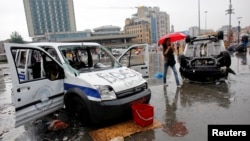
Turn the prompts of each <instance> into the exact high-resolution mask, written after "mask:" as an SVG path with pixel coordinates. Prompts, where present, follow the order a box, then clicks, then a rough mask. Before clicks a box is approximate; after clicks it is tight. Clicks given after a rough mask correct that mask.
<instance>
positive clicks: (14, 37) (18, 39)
mask: <svg viewBox="0 0 250 141" xmlns="http://www.w3.org/2000/svg"><path fill="white" fill-rule="evenodd" d="M9 42H10V43H24V41H23V37H22V36H21V35H20V34H19V33H18V32H16V31H15V32H12V34H11V35H10V40H9Z"/></svg>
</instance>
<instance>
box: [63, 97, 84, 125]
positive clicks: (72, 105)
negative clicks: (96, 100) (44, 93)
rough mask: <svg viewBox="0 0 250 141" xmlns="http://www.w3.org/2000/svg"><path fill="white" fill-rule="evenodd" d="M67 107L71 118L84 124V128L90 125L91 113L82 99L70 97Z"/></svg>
mask: <svg viewBox="0 0 250 141" xmlns="http://www.w3.org/2000/svg"><path fill="white" fill-rule="evenodd" d="M65 106H66V110H67V111H68V112H69V114H70V115H71V116H73V117H74V118H76V119H77V120H78V121H80V122H82V124H83V125H84V126H88V125H89V112H88V110H87V106H86V104H85V103H84V100H83V99H82V98H81V97H79V96H76V95H74V96H71V97H68V99H67V101H66V103H65Z"/></svg>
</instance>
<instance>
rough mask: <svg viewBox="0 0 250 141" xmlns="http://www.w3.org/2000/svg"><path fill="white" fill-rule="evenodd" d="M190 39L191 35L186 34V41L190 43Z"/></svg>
mask: <svg viewBox="0 0 250 141" xmlns="http://www.w3.org/2000/svg"><path fill="white" fill-rule="evenodd" d="M190 41H191V37H190V35H187V36H186V39H185V42H186V43H190Z"/></svg>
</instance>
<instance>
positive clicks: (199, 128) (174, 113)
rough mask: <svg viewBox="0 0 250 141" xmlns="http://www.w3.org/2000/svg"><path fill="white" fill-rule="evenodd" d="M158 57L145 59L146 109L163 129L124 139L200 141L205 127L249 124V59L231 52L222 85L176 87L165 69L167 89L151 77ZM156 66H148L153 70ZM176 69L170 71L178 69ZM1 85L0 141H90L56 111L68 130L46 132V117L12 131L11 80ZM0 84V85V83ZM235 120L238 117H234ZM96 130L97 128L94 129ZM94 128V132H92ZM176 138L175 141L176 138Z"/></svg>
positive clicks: (159, 68)
mask: <svg viewBox="0 0 250 141" xmlns="http://www.w3.org/2000/svg"><path fill="white" fill-rule="evenodd" d="M159 55H160V54H153V55H152V56H151V62H153V63H151V67H150V75H151V76H152V77H150V78H148V81H149V85H150V88H151V91H152V99H151V101H150V104H151V105H153V106H154V117H155V118H156V119H157V120H159V121H160V122H161V123H162V124H163V128H160V129H155V130H149V131H145V132H141V133H136V134H134V135H132V136H129V137H126V138H125V140H126V141H134V140H162V139H164V140H180V141H187V140H206V137H207V125H208V124H232V123H234V124H249V123H250V118H249V117H250V115H249V113H250V109H249V107H250V96H249V92H248V91H250V87H249V83H250V75H249V74H250V57H249V51H248V52H247V53H245V54H244V53H241V54H236V53H232V54H231V56H232V65H231V68H232V69H233V70H234V71H235V73H236V75H233V74H229V77H228V80H226V81H225V83H221V84H218V85H216V84H214V83H211V84H199V83H191V82H188V81H184V82H183V85H182V87H181V88H177V87H176V85H175V80H174V77H173V75H172V70H171V69H169V73H168V82H169V86H168V87H165V86H163V85H162V80H161V79H156V78H154V77H153V76H154V74H155V73H156V72H162V62H161V58H160V57H159ZM155 65H156V66H157V67H154V66H155ZM178 65H179V64H178V63H177V64H176V67H177V68H179V66H178ZM0 80H2V81H4V82H5V86H3V85H1V88H0V102H1V104H0V121H1V122H0V125H1V126H0V139H1V138H2V140H3V141H8V140H31V141H33V140H36V141H39V140H48V141H50V140H57V139H58V140H71V139H72V140H91V138H90V136H89V135H88V132H90V131H92V130H94V129H93V128H85V127H82V126H81V124H80V123H79V122H77V121H75V120H72V119H70V117H68V116H67V114H66V113H65V112H64V111H57V113H56V114H58V115H59V116H60V117H58V118H59V119H62V120H63V121H66V122H68V123H69V124H70V128H68V129H66V130H63V131H58V132H51V131H48V130H47V128H46V127H47V126H46V123H48V122H49V121H51V120H53V119H55V116H54V114H50V115H48V116H46V117H44V118H42V119H39V120H38V121H36V122H35V123H36V124H35V125H32V124H30V125H26V126H21V127H18V128H14V114H15V112H14V107H13V106H12V105H11V100H10V92H11V90H10V89H11V79H10V77H9V76H5V77H4V79H0ZM0 84H3V83H2V82H1V81H0ZM238 115H241V116H238ZM96 128H97V127H96ZM96 128H95V129H96ZM176 137H178V138H176Z"/></svg>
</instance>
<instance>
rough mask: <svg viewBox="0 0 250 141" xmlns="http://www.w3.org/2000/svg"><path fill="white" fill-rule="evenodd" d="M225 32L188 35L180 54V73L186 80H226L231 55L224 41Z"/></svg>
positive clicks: (230, 70) (231, 71)
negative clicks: (195, 35)
mask: <svg viewBox="0 0 250 141" xmlns="http://www.w3.org/2000/svg"><path fill="white" fill-rule="evenodd" d="M223 36H224V34H223V32H222V31H219V32H218V33H216V34H214V35H206V36H197V37H191V36H189V35H187V37H186V39H185V41H186V45H185V49H184V51H183V54H181V55H180V56H179V61H180V69H179V71H180V74H181V77H182V78H183V79H184V80H185V79H188V80H190V81H198V82H219V81H221V80H225V79H227V77H228V74H229V73H233V74H235V73H234V72H233V70H232V69H230V66H231V56H230V54H229V52H228V51H227V50H226V48H225V46H224V41H223Z"/></svg>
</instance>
